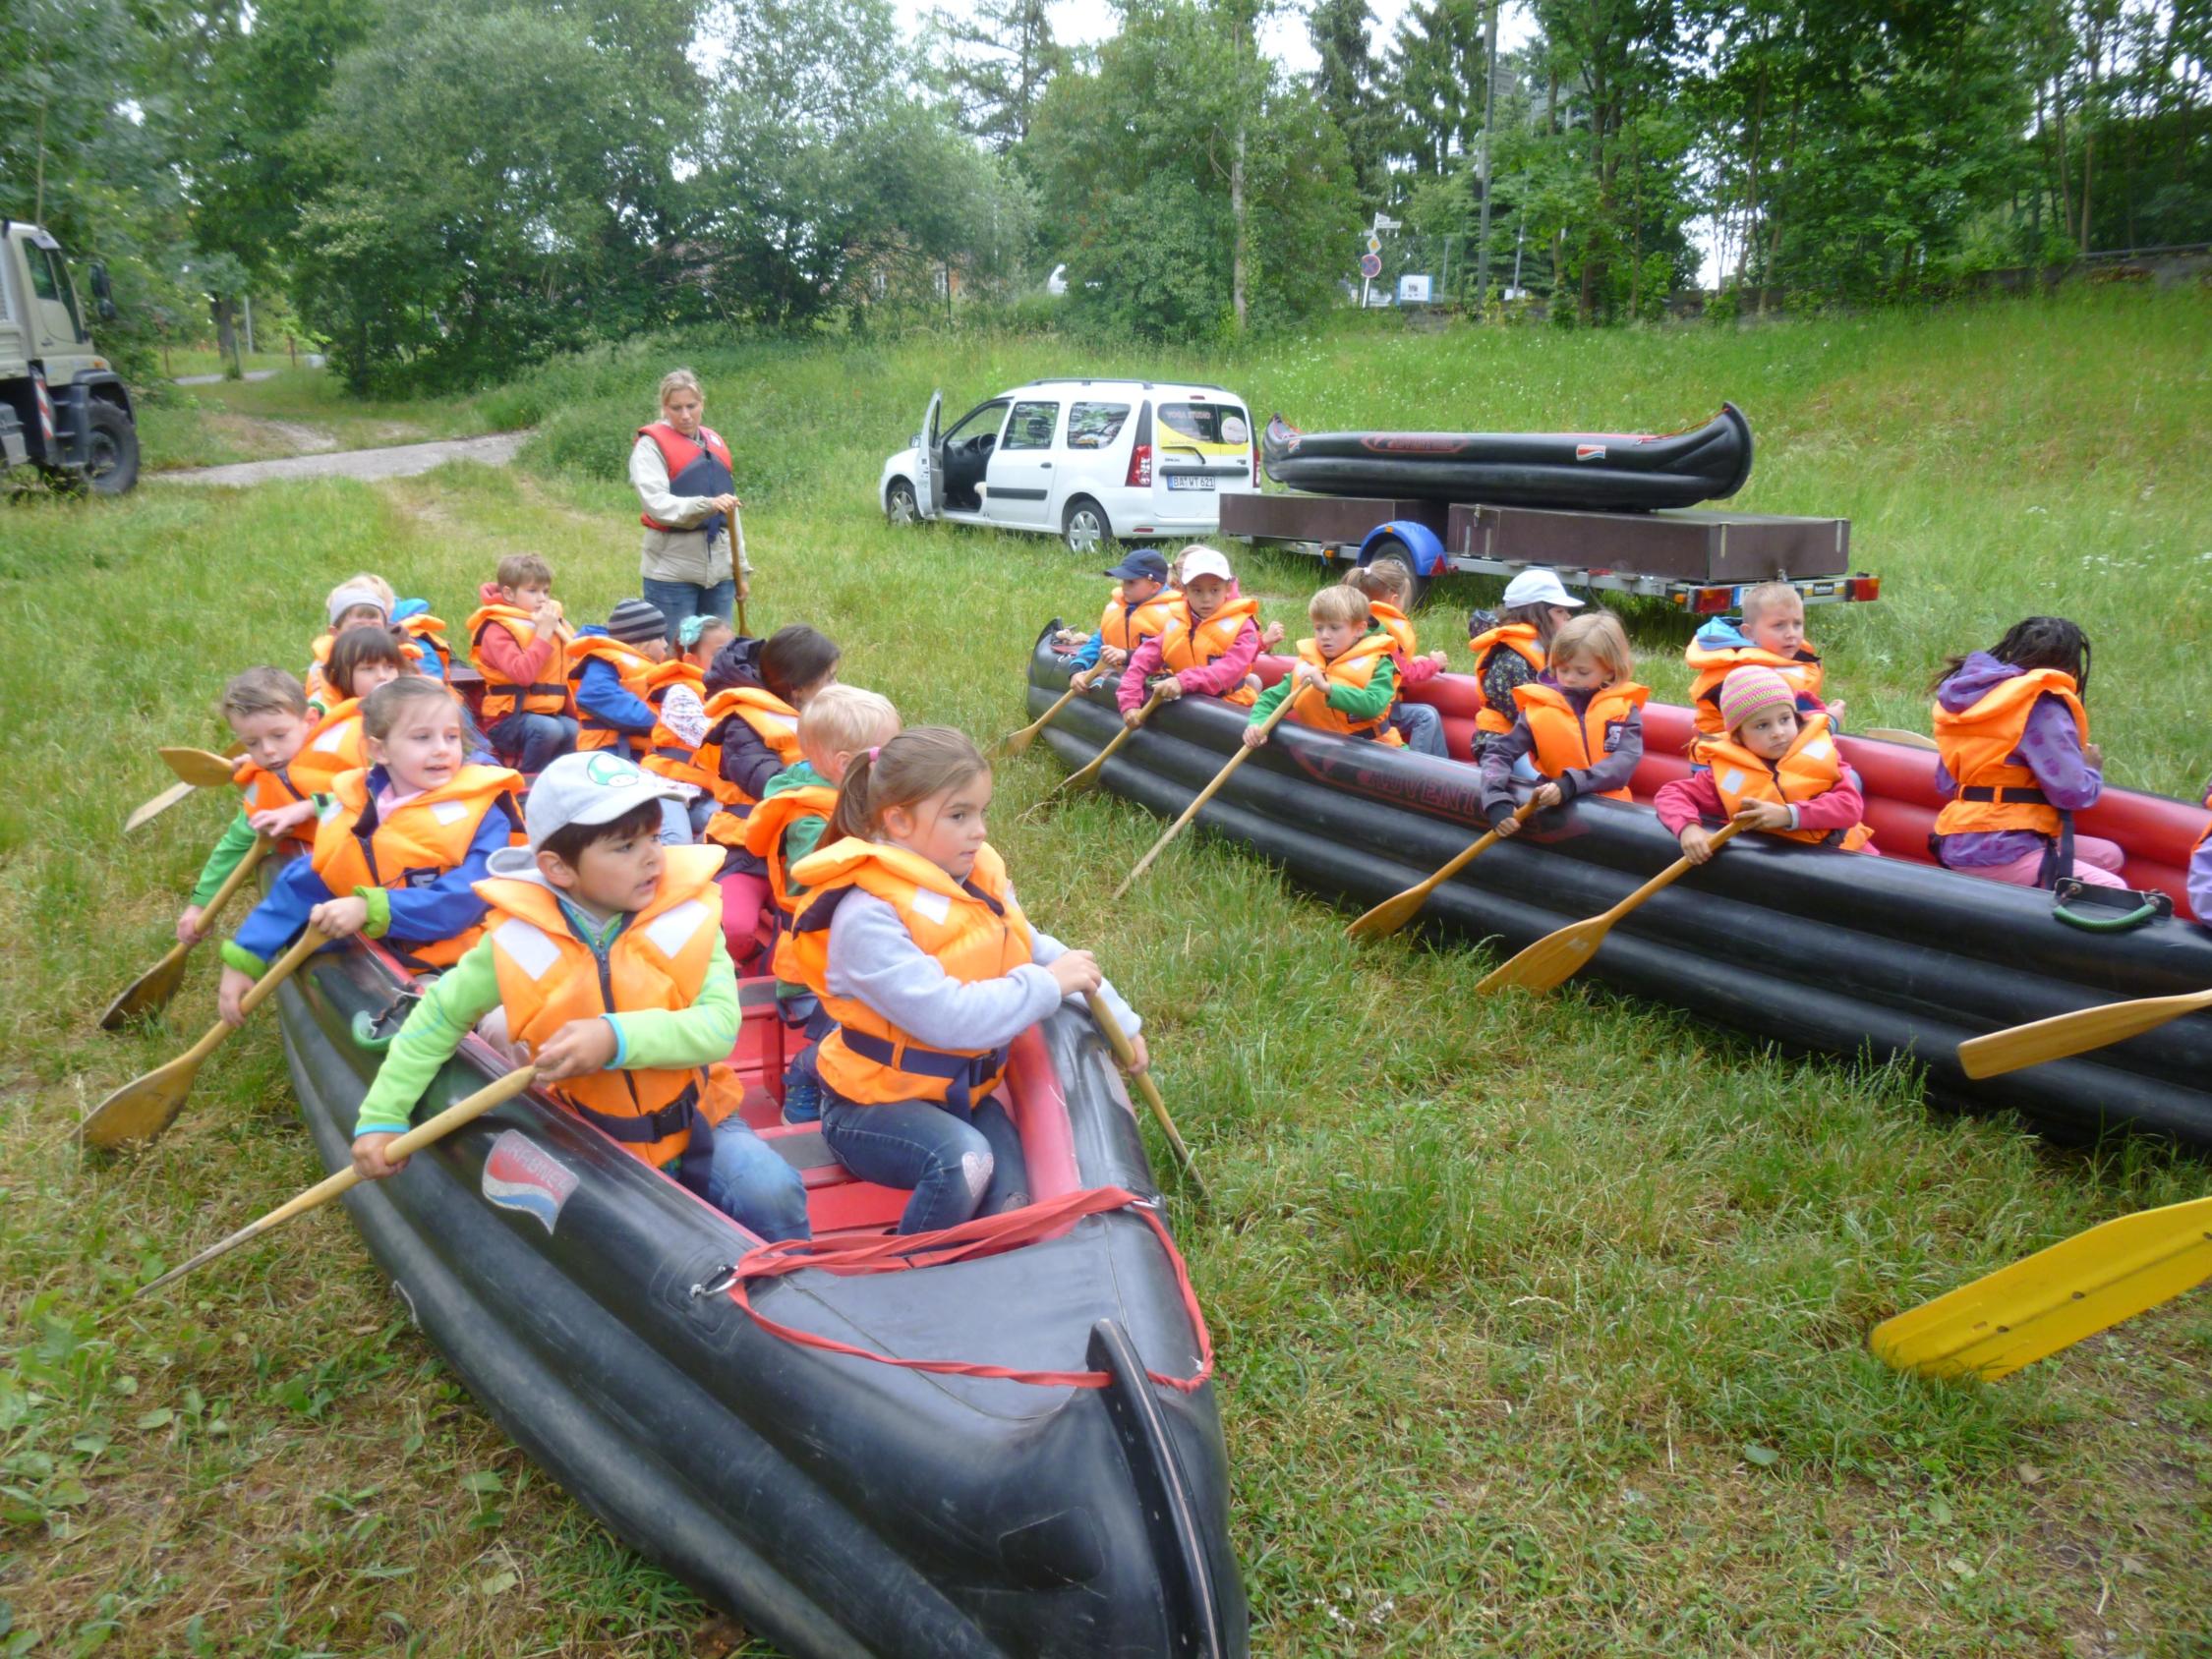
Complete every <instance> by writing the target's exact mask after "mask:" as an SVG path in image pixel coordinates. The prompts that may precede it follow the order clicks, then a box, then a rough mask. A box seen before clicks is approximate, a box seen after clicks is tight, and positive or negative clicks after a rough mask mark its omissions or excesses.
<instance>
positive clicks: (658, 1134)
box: [476, 847, 733, 1191]
mask: <svg viewBox="0 0 2212 1659" xmlns="http://www.w3.org/2000/svg"><path fill="white" fill-rule="evenodd" d="M665 857H666V861H665V862H664V863H663V865H662V867H661V885H660V887H658V888H657V889H656V890H655V892H654V894H653V899H652V902H650V903H649V904H647V905H646V906H645V908H644V909H642V910H639V911H637V912H636V913H635V914H633V915H632V916H631V917H630V919H629V920H628V921H627V922H625V923H624V924H623V925H622V930H621V932H619V933H617V934H616V935H615V936H614V943H613V944H611V946H609V948H608V952H607V960H606V963H605V965H604V966H603V965H602V964H601V962H600V959H599V957H598V956H597V955H596V954H595V953H594V952H593V950H592V947H591V946H590V945H588V944H585V943H584V942H583V941H582V940H580V939H578V938H577V937H576V935H575V933H574V931H573V930H572V929H571V928H570V927H569V925H568V918H567V917H566V916H565V915H564V914H563V913H562V912H561V908H560V902H559V900H558V899H557V898H555V897H554V896H553V889H552V888H551V887H544V886H541V885H540V884H538V883H536V882H529V881H523V880H520V879H518V878H516V877H512V876H490V877H487V878H486V879H485V880H483V881H481V882H479V883H477V884H476V890H477V892H478V894H479V895H480V896H482V897H483V898H484V899H485V900H486V902H488V903H489V904H490V905H491V906H492V913H491V914H490V915H489V916H487V917H486V918H485V923H484V931H485V937H486V938H488V939H489V940H490V941H491V942H492V962H493V966H494V967H495V968H496V969H497V970H498V978H499V1003H500V1005H501V1006H502V1007H504V1008H505V1009H506V1014H507V1031H508V1034H509V1036H510V1038H511V1039H513V1040H515V1041H518V1042H523V1043H527V1044H529V1045H530V1047H531V1049H532V1050H536V1049H538V1048H540V1047H542V1046H543V1045H544V1044H545V1043H546V1042H547V1041H548V1040H550V1039H551V1038H552V1037H553V1034H554V1033H555V1032H557V1031H558V1030H559V1029H560V1028H561V1027H562V1026H564V1025H566V1024H567V1023H568V1022H569V1021H570V1020H572V1019H597V1018H598V1017H599V1016H601V1015H602V1014H608V1013H645V1012H649V1011H651V1010H654V1009H668V1010H670V1011H673V1010H676V1009H680V1008H688V1007H690V1006H691V1004H692V1003H693V1002H695V1001H698V1000H699V993H700V991H701V989H702V988H703V987H704V986H705V985H706V983H707V969H708V968H709V966H711V965H712V963H713V961H714V953H715V943H716V942H717V941H718V940H720V939H721V938H722V889H721V888H720V887H717V886H716V885H715V876H716V874H717V873H718V872H719V871H720V870H721V869H722V854H721V853H719V852H717V851H716V850H715V849H714V848H712V847H670V848H669V849H668V852H667V854H666V855H665ZM546 1087H547V1089H548V1092H549V1093H551V1094H552V1095H553V1097H554V1098H555V1099H556V1100H558V1101H560V1102H561V1103H562V1104H563V1105H565V1106H567V1107H569V1108H570V1109H571V1110H573V1111H574V1112H575V1113H576V1115H577V1116H580V1117H582V1118H583V1119H584V1120H585V1121H586V1122H588V1123H592V1124H595V1125H597V1126H598V1127H599V1128H602V1129H604V1130H606V1131H607V1133H608V1134H610V1135H611V1136H612V1137H613V1138H614V1139H615V1140H616V1141H618V1142H620V1143H621V1146H622V1149H623V1150H624V1151H625V1152H628V1153H629V1154H631V1155H632V1156H633V1157H636V1158H640V1159H643V1160H644V1161H645V1162H646V1163H648V1164H650V1165H652V1166H653V1167H654V1168H655V1169H662V1168H665V1167H666V1166H667V1165H669V1163H670V1162H672V1161H674V1160H677V1159H682V1160H683V1161H684V1167H683V1169H682V1171H681V1176H682V1179H683V1180H684V1182H685V1184H686V1185H689V1186H692V1187H693V1188H694V1189H695V1190H699V1191H704V1190H705V1181H706V1164H707V1162H708V1160H709V1158H710V1157H711V1154H712V1151H713V1136H712V1135H711V1134H709V1133H698V1134H697V1135H696V1140H695V1139H694V1131H697V1130H700V1129H701V1128H702V1127H704V1128H706V1129H711V1128H712V1127H713V1125H714V1124H715V1123H716V1122H718V1121H720V1120H721V1118H722V1117H725V1116H728V1107H729V1105H731V1104H733V1103H732V1102H731V1101H730V1099H729V1098H728V1097H727V1096H724V1095H722V1093H721V1091H715V1090H710V1088H709V1077H708V1073H707V1072H706V1071H705V1070H703V1069H697V1068H693V1067H689V1066H685V1067H681V1068H644V1067H636V1068H632V1069H629V1070H624V1071H595V1072H591V1073H588V1074H586V1075H585V1076H582V1077H570V1078H568V1079H566V1080H565V1081H562V1082H559V1083H553V1084H550V1085H546Z"/></svg>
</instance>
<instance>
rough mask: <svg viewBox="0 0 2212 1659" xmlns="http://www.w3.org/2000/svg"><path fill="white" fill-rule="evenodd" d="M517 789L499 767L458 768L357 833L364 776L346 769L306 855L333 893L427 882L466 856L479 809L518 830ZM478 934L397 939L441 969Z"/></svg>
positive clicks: (516, 776) (512, 776)
mask: <svg viewBox="0 0 2212 1659" xmlns="http://www.w3.org/2000/svg"><path fill="white" fill-rule="evenodd" d="M521 788H522V775H521V773H519V772H509V771H507V769H506V768H505V767H469V766H465V767H463V768H461V770H460V771H459V772H455V773H454V774H453V775H452V777H451V778H449V779H448V780H447V781H445V782H443V783H441V784H439V785H438V786H437V788H436V789H426V790H424V791H423V793H421V794H420V795H417V796H416V797H415V798H414V799H413V800H410V801H402V802H401V803H400V804H399V805H398V806H396V807H394V808H393V809H392V811H391V816H390V817H388V818H386V817H382V816H380V815H379V816H378V819H377V821H376V823H375V825H374V826H373V827H372V828H371V829H370V831H369V833H368V834H366V835H364V834H363V833H362V832H361V820H362V818H363V816H364V815H366V814H367V813H368V811H369V807H370V801H369V773H368V772H347V773H345V774H344V775H343V776H342V777H340V778H339V779H338V780H337V783H336V784H335V785H334V786H333V788H332V791H331V793H332V804H331V809H330V811H329V812H328V813H327V814H326V815H325V816H324V818H323V820H322V822H321V823H320V824H319V825H318V826H317V827H316V830H315V851H314V852H313V853H312V854H310V857H311V859H312V860H313V862H314V865H315V873H316V874H317V875H319V876H320V877H321V878H322V885H323V886H324V887H328V888H329V889H330V890H331V891H332V892H334V893H349V892H351V891H353V889H354V888H356V887H391V888H394V889H397V888H401V887H427V886H429V885H430V884H431V883H432V882H435V881H437V878H438V877H440V876H442V875H444V874H446V872H448V871H450V870H456V869H458V868H460V866H461V865H462V864H464V863H466V862H467V861H468V856H469V848H470V847H471V846H472V845H474V844H475V841H476V833H477V829H479V827H481V826H482V824H483V823H484V815H485V814H486V813H488V812H491V811H494V810H495V809H500V810H504V811H505V812H506V813H507V814H508V821H509V823H510V824H511V825H513V826H514V827H515V828H516V829H519V828H520V826H521V824H522V808H521V807H520V806H519V805H517V804H516V801H515V795H516V793H517V792H518V791H519V790H520V789H521ZM502 803H503V805H502ZM512 838H513V837H511V836H510V841H511V840H512ZM483 931H484V930H483V929H482V928H481V927H474V928H470V929H469V930H468V931H467V932H466V933H461V934H456V935H454V936H453V937H452V938H451V939H430V940H406V941H403V942H402V943H403V944H405V946H406V953H407V954H409V955H411V956H413V957H414V958H415V962H417V963H420V964H421V965H422V966H424V967H431V968H444V967H450V966H452V965H453V964H454V963H455V962H458V961H459V960H460V959H461V958H462V957H463V956H464V955H466V954H467V953H468V948H469V946H470V945H472V944H475V943H476V941H477V937H478V936H479V935H480V934H482V933H483ZM410 965H413V964H410Z"/></svg>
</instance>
